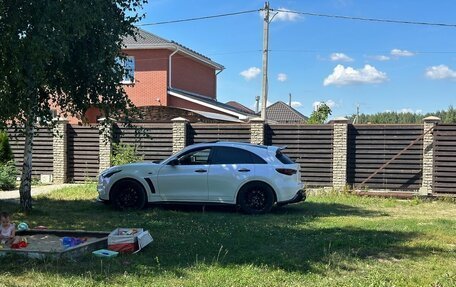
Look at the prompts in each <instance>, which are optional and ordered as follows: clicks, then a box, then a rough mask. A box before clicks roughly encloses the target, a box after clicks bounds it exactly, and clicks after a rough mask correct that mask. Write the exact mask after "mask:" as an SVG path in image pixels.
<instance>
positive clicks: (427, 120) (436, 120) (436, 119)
mask: <svg viewBox="0 0 456 287" xmlns="http://www.w3.org/2000/svg"><path fill="white" fill-rule="evenodd" d="M441 121H442V120H441V119H440V118H439V117H436V116H430V117H426V118H424V119H423V122H425V123H440V122H441Z"/></svg>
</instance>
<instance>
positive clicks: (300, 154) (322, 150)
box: [265, 125, 334, 187]
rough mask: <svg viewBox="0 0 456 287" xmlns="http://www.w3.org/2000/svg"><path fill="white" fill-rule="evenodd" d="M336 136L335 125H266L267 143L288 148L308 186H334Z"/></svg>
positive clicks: (288, 153)
mask: <svg viewBox="0 0 456 287" xmlns="http://www.w3.org/2000/svg"><path fill="white" fill-rule="evenodd" d="M333 135H334V132H333V126H332V125H266V131H265V143H266V144H267V145H275V146H286V147H287V148H286V149H285V150H284V153H285V154H287V155H288V156H289V157H290V158H291V159H293V160H294V161H295V162H296V163H299V164H300V165H301V178H302V180H303V181H304V182H305V184H306V185H307V186H313V187H317V186H331V185H332V175H333V171H332V165H333V163H332V161H333Z"/></svg>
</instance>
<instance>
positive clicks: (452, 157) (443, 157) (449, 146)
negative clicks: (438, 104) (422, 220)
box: [433, 125, 456, 195]
mask: <svg viewBox="0 0 456 287" xmlns="http://www.w3.org/2000/svg"><path fill="white" fill-rule="evenodd" d="M433 192H435V193H438V194H452V195H456V125H437V126H436V127H435V129H434V178H433Z"/></svg>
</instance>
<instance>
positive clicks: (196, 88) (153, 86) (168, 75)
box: [87, 29, 252, 122]
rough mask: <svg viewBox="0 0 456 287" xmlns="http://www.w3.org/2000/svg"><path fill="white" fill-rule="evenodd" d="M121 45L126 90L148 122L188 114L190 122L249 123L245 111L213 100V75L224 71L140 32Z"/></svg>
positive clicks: (92, 118) (203, 58) (93, 117)
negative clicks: (209, 120)
mask: <svg viewBox="0 0 456 287" xmlns="http://www.w3.org/2000/svg"><path fill="white" fill-rule="evenodd" d="M124 45H125V48H124V49H123V52H124V53H125V54H126V55H127V61H126V63H125V65H126V67H127V69H128V70H130V73H129V75H128V76H127V77H126V78H125V79H124V84H126V86H125V91H126V93H127V95H128V97H129V98H130V99H131V100H132V101H133V103H134V104H135V105H136V106H137V107H139V108H141V110H143V111H144V112H145V114H146V115H145V116H146V119H147V120H148V121H169V120H170V119H171V118H173V117H177V116H185V115H186V114H189V113H190V115H189V116H190V118H192V117H191V114H193V115H194V114H197V115H199V118H207V119H211V120H216V121H233V122H239V121H245V120H246V119H248V118H249V114H248V113H246V111H243V110H240V109H237V108H236V107H233V106H230V105H227V104H223V103H221V102H218V101H217V75H218V73H220V72H221V71H223V69H224V67H223V66H222V65H220V64H218V63H216V62H214V61H213V60H211V59H210V58H208V57H206V56H204V55H202V54H199V53H197V52H195V51H193V50H191V49H189V48H187V47H185V46H183V45H180V44H178V43H176V42H174V41H169V40H166V39H163V38H161V37H158V36H156V35H154V34H152V33H149V32H147V31H144V30H142V29H138V34H137V37H136V39H134V38H133V37H127V38H126V39H125V40H124ZM168 107H169V108H171V109H168ZM98 114H99V113H98V112H97V111H96V110H89V111H88V112H87V118H88V119H89V122H94V121H96V118H97V116H98ZM163 115H166V116H163ZM250 116H252V115H250ZM193 118H194V117H193Z"/></svg>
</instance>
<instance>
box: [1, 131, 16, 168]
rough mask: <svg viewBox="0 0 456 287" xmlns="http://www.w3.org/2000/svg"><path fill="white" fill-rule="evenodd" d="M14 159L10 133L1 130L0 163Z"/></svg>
mask: <svg viewBox="0 0 456 287" xmlns="http://www.w3.org/2000/svg"><path fill="white" fill-rule="evenodd" d="M13 159H14V155H13V151H12V150H11V146H10V144H9V139H8V134H7V133H6V132H5V131H0V164H6V163H7V162H9V161H11V160H13Z"/></svg>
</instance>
